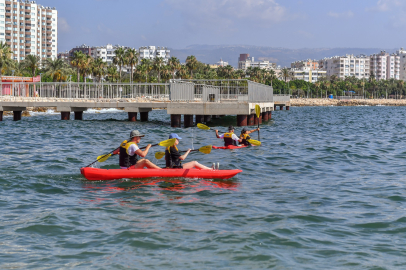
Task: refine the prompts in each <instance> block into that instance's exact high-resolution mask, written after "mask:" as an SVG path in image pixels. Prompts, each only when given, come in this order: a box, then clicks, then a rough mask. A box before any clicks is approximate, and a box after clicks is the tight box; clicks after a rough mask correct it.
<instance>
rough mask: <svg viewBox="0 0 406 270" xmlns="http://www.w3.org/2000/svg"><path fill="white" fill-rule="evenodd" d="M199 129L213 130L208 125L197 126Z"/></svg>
mask: <svg viewBox="0 0 406 270" xmlns="http://www.w3.org/2000/svg"><path fill="white" fill-rule="evenodd" d="M197 127H198V128H200V129H203V130H211V128H209V127H208V126H206V125H203V124H200V123H199V124H197ZM219 132H220V133H225V132H222V131H219Z"/></svg>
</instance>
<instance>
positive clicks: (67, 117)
mask: <svg viewBox="0 0 406 270" xmlns="http://www.w3.org/2000/svg"><path fill="white" fill-rule="evenodd" d="M20 113H21V112H20ZM20 119H21V117H20ZM61 120H70V112H61Z"/></svg>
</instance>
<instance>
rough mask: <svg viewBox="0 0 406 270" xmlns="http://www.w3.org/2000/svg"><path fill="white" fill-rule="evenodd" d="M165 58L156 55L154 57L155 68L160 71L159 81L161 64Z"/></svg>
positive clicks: (159, 74)
mask: <svg viewBox="0 0 406 270" xmlns="http://www.w3.org/2000/svg"><path fill="white" fill-rule="evenodd" d="M164 63H165V62H164V59H163V58H162V57H156V58H155V59H154V65H153V68H154V69H155V70H156V71H158V82H161V66H162V65H163V64H164Z"/></svg>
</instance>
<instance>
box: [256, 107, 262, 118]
mask: <svg viewBox="0 0 406 270" xmlns="http://www.w3.org/2000/svg"><path fill="white" fill-rule="evenodd" d="M255 113H256V114H257V117H258V118H259V116H260V115H261V107H259V105H255Z"/></svg>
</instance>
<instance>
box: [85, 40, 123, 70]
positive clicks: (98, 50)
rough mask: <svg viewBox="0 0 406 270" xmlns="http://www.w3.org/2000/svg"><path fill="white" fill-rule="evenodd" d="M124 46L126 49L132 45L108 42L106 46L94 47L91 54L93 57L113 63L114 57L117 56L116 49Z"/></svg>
mask: <svg viewBox="0 0 406 270" xmlns="http://www.w3.org/2000/svg"><path fill="white" fill-rule="evenodd" d="M118 48H122V49H124V50H127V49H130V47H126V46H120V45H112V44H107V45H106V46H99V47H92V48H91V56H92V57H93V58H101V59H102V60H103V61H104V62H107V64H109V65H112V64H113V59H114V57H115V56H116V54H115V50H117V49H118Z"/></svg>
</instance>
